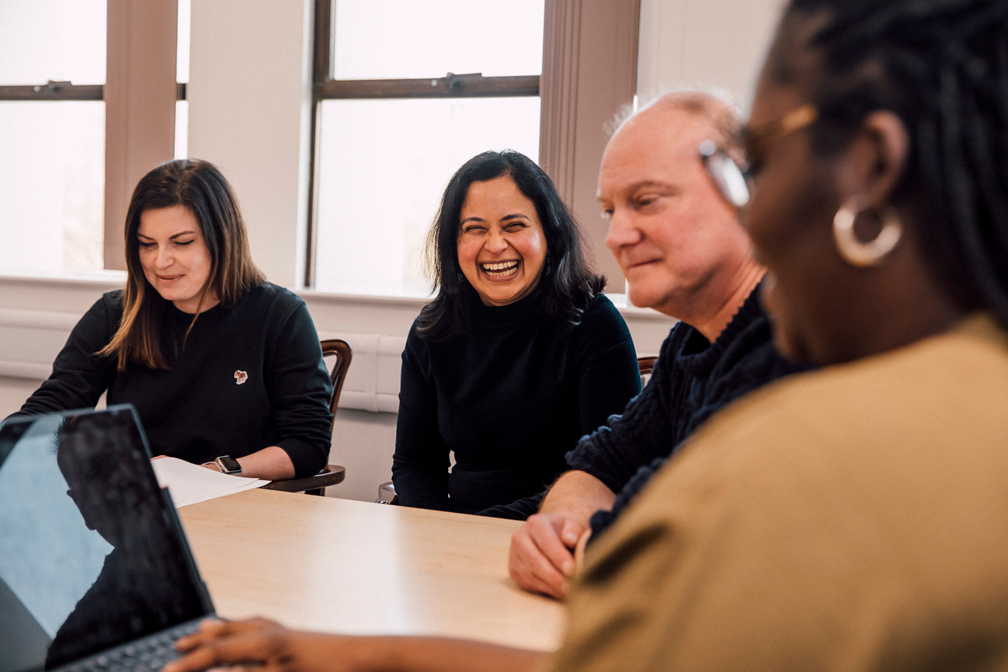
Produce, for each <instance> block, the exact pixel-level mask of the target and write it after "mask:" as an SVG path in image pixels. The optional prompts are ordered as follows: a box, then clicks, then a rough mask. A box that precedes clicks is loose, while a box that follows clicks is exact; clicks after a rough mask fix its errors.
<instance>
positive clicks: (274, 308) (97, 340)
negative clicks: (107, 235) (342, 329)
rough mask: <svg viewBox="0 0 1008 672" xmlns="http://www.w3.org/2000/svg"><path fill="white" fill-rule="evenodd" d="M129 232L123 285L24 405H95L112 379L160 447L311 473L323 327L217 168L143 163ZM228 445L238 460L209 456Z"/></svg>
mask: <svg viewBox="0 0 1008 672" xmlns="http://www.w3.org/2000/svg"><path fill="white" fill-rule="evenodd" d="M125 235H126V269H127V279H126V287H125V289H123V290H122V291H114V292H109V293H107V294H105V295H104V296H103V297H102V298H101V299H99V300H98V302H97V303H95V305H94V306H93V307H92V308H91V309H90V310H89V311H88V312H87V314H86V315H84V317H83V318H82V319H81V321H80V322H79V323H78V324H77V326H76V327H75V328H74V330H73V332H72V333H71V335H70V338H69V340H68V341H67V344H66V346H65V347H64V348H63V350H62V352H60V354H59V355H58V356H57V358H56V361H55V363H54V365H53V373H52V375H51V376H50V377H49V379H48V380H47V381H45V382H44V383H43V384H42V386H41V387H40V388H39V389H38V390H37V391H36V392H35V393H34V394H33V395H32V396H31V397H30V398H29V399H28V401H27V402H26V403H25V404H24V406H23V407H22V408H21V410H20V412H19V414H36V413H45V412H49V411H60V410H66V409H70V408H84V407H93V406H94V405H95V404H96V403H97V402H98V400H99V398H100V397H101V395H102V393H105V392H107V393H108V395H107V402H108V404H110V405H111V404H117V403H131V404H133V405H134V406H135V407H136V409H137V412H138V413H139V415H140V419H141V420H142V422H143V425H144V429H145V430H146V432H147V436H148V438H149V440H150V443H151V448H152V450H153V451H154V453H155V455H159V454H160V455H169V456H174V457H178V458H181V459H185V460H188V461H190V462H195V463H200V464H207V465H208V466H210V465H215V468H219V469H221V470H225V469H226V468H227V465H230V469H228V473H237V472H238V469H240V473H241V474H242V475H244V476H252V477H259V478H267V479H277V478H292V477H294V476H295V475H296V476H309V475H311V474H314V473H317V472H318V471H319V470H320V469H321V468H322V467H323V466H324V465H325V462H326V458H327V457H328V454H329V445H330V438H331V437H330V433H331V430H330V423H331V419H332V416H331V414H330V413H329V404H328V402H329V396H330V394H331V393H332V385H331V382H330V380H329V376H328V374H327V372H326V368H325V364H324V363H323V361H322V351H321V347H320V346H319V340H318V335H317V334H316V332H315V327H314V325H313V323H312V320H311V317H310V316H309V314H308V310H307V308H306V306H305V304H304V302H303V301H302V300H301V299H300V298H298V297H297V296H295V295H294V294H293V293H291V292H289V291H287V290H286V289H283V288H282V287H278V286H276V285H272V284H269V283H267V282H266V281H265V279H264V278H263V276H262V274H261V273H260V272H259V270H258V269H257V268H256V266H255V264H254V263H253V262H252V257H251V254H250V252H249V245H248V239H247V234H246V232H245V224H244V221H243V219H242V215H241V211H240V209H239V207H238V201H237V198H236V197H235V195H234V192H233V190H232V189H231V185H230V184H228V182H227V180H226V179H225V178H224V176H223V175H221V173H220V171H218V170H217V168H215V167H214V166H213V165H211V164H210V163H207V162H206V161H199V160H178V161H169V162H167V163H164V164H161V165H160V166H158V167H157V168H155V169H154V170H152V171H150V172H149V173H148V174H147V175H145V176H144V177H143V179H141V180H140V182H139V184H137V186H136V189H135V190H134V192H133V197H132V199H131V201H130V205H129V210H128V211H127V215H126V231H125ZM225 455H226V456H230V457H231V458H236V459H237V462H238V467H237V468H236V467H235V466H234V464H233V463H232V462H231V461H228V460H222V461H220V462H216V458H218V457H221V456H225ZM222 465H223V466H222Z"/></svg>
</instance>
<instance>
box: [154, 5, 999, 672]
mask: <svg viewBox="0 0 1008 672" xmlns="http://www.w3.org/2000/svg"><path fill="white" fill-rule="evenodd" d="M746 146H747V152H748V163H749V172H750V175H751V177H752V182H751V183H750V193H748V194H746V193H743V192H742V190H741V189H740V188H739V187H740V186H741V180H740V179H735V178H740V177H741V175H740V174H739V173H738V172H736V171H735V168H734V167H733V165H731V164H729V163H728V162H725V161H723V160H722V159H721V158H719V156H720V155H719V154H718V153H717V152H716V151H707V152H705V154H707V155H708V156H709V157H710V158H709V159H708V166H709V167H710V172H711V173H712V176H713V177H716V178H718V180H720V182H721V183H723V184H724V185H725V186H733V187H735V188H733V189H728V190H726V195H727V196H729V197H731V198H732V200H733V201H734V202H735V203H738V204H741V203H742V202H743V201H745V200H748V201H749V202H748V206H747V211H746V213H745V222H746V225H747V226H748V228H749V231H750V234H751V236H752V239H753V241H754V243H755V245H756V252H757V256H758V257H759V258H761V259H762V260H763V261H764V262H765V263H766V265H767V266H768V268H769V275H768V276H767V279H768V280H769V281H770V282H769V283H768V282H767V281H766V280H765V281H764V288H765V296H764V300H765V303H766V305H767V306H768V308H769V309H770V312H771V314H772V316H773V318H774V320H775V326H776V342H777V344H778V346H779V347H780V348H781V349H782V350H784V351H785V352H786V353H788V354H790V355H791V356H793V357H796V358H808V359H812V360H815V361H817V362H820V363H822V364H823V365H824V366H823V368H822V369H820V370H819V371H816V372H812V373H805V374H798V375H797V376H793V377H791V378H788V379H784V380H782V381H779V382H777V383H773V384H771V385H769V386H767V387H765V388H763V389H762V390H760V391H758V392H756V393H755V394H753V395H751V396H750V397H747V398H746V399H743V400H741V401H740V402H738V403H736V404H735V405H734V406H732V407H729V408H728V409H726V410H725V411H723V412H722V413H721V414H719V415H717V416H715V417H714V418H712V419H711V420H710V421H709V422H708V424H706V425H705V426H704V427H703V428H701V429H700V430H699V432H698V433H697V434H696V435H695V437H694V438H693V440H692V442H691V444H690V445H687V446H686V447H685V448H684V449H683V450H682V451H680V452H679V453H678V454H677V455H676V456H674V457H673V458H672V459H671V460H670V461H669V462H668V463H667V464H666V466H665V467H663V468H662V470H661V471H659V472H658V474H657V475H656V476H655V478H654V479H653V480H652V482H651V483H650V484H649V485H648V486H647V487H646V488H645V489H644V490H643V491H642V492H641V494H640V496H639V497H638V498H637V500H636V501H635V502H634V503H632V504H631V505H630V506H629V507H628V508H627V510H626V511H625V512H624V514H623V515H622V516H621V517H620V518H619V519H618V520H617V521H616V523H615V524H614V525H613V527H611V528H610V529H609V530H607V531H606V532H604V533H603V534H602V535H600V537H599V539H598V540H597V542H595V543H593V544H592V546H591V547H590V549H589V550H588V552H587V556H586V559H585V564H584V566H583V567H582V569H581V571H580V573H579V575H578V577H577V580H576V582H575V585H574V587H573V589H572V591H571V593H570V596H569V600H568V608H569V616H570V620H569V628H568V631H567V634H566V636H565V641H564V643H563V646H562V647H561V649H560V650H559V651H558V652H557V653H556V654H555V655H553V656H552V657H551V658H550V659H549V660H548V661H546V662H545V664H542V665H540V667H539V669H543V670H616V669H619V670H696V669H703V670H739V669H745V670H791V669H815V670H910V669H914V670H920V669H925V670H931V669H933V670H939V669H941V670H945V669H957V670H958V669H964V670H965V669H969V670H994V669H1000V670H1003V669H1008V616H1006V614H1008V572H1006V571H1005V565H1006V562H1005V559H1006V558H1008V331H1006V328H1008V300H1006V299H1008V207H1006V206H1008V160H1006V158H1005V157H1008V3H1005V2H1004V1H1003V0H993V1H992V0H985V1H980V0H931V1H929V0H920V1H919V2H906V1H905V0H793V2H792V3H791V4H790V5H789V6H788V8H787V10H786V13H785V15H784V19H783V21H782V24H781V26H780V30H779V33H778V35H777V37H776V40H775V43H774V45H773V48H772V50H771V52H770V55H769V57H768V61H767V63H766V64H765V66H764V68H763V72H762V75H761V78H760V81H759V84H758V87H757V92H756V97H755V101H754V103H753V107H752V115H751V118H750V120H749V124H748V126H747V131H746ZM705 149H706V150H711V149H712V148H710V147H709V146H708V147H705ZM712 159H713V160H712ZM726 175H731V176H732V179H729V180H721V179H720V178H723V177H725V176H726ZM768 285H769V286H768ZM182 646H183V648H184V649H186V650H189V649H195V651H194V652H193V654H192V655H191V656H190V657H189V658H188V659H186V660H184V661H183V662H182V664H180V665H177V666H173V667H172V668H171V669H169V670H167V672H183V671H186V670H196V669H202V668H204V667H208V666H211V665H214V664H218V663H220V662H221V661H232V660H233V661H248V660H262V661H264V662H266V663H267V665H268V669H271V670H274V669H285V670H321V669H326V670H336V669H358V670H364V669H414V670H421V669H422V670H432V669H498V670H499V669H510V670H528V669H531V668H532V667H533V666H535V665H536V664H538V663H539V662H540V660H539V657H538V656H536V655H534V654H532V653H529V652H520V651H515V650H511V649H493V648H492V647H489V646H484V645H478V644H475V643H461V642H451V643H444V642H441V643H437V642H432V641H431V640H424V639H398V640H397V639H393V638H374V639H350V638H337V637H332V638H324V637H321V636H312V635H303V634H299V633H291V632H289V631H286V630H283V629H282V628H280V627H279V626H275V625H269V624H264V623H238V624H210V625H207V626H206V627H205V628H204V630H203V631H202V632H201V633H199V634H198V635H196V636H194V637H192V638H190V639H189V640H188V641H185V642H184V643H183V644H182ZM379 647H383V648H379ZM480 650H482V651H484V654H483V655H481V656H478V655H476V653H475V652H477V651H480ZM463 652H468V656H469V658H468V663H467V662H466V659H465V658H463V657H462V656H463ZM368 656H372V657H368ZM404 659H405V660H406V661H407V663H406V664H402V663H397V662H396V661H402V660H404ZM348 661H349V662H348ZM356 661H362V662H360V663H359V664H357V665H356V666H355V665H353V663H354V662H356ZM372 661H377V664H375V665H373V666H371V663H372ZM389 661H391V664H388V665H383V664H384V663H386V662H389Z"/></svg>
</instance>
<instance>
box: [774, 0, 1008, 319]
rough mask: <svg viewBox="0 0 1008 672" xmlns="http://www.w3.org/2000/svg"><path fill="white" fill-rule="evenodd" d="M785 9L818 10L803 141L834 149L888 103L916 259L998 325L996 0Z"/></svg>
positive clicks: (1007, 230) (1005, 235)
mask: <svg viewBox="0 0 1008 672" xmlns="http://www.w3.org/2000/svg"><path fill="white" fill-rule="evenodd" d="M791 18H797V19H799V20H801V19H802V18H808V19H819V20H821V23H820V25H819V26H818V29H817V30H815V32H814V33H813V35H812V37H811V40H810V42H809V44H808V45H807V47H808V48H809V49H811V50H812V51H813V52H814V53H815V55H816V56H817V57H818V58H819V63H820V64H821V65H820V72H819V73H817V75H816V76H817V78H818V81H815V82H813V84H812V96H813V100H812V102H814V103H815V104H816V105H817V106H818V107H819V111H820V119H821V122H820V123H818V124H816V125H815V127H814V128H813V129H810V139H811V142H812V147H813V150H814V151H818V152H820V153H823V154H827V153H829V152H830V151H831V150H835V149H839V147H841V146H842V145H843V144H845V143H843V139H844V138H845V137H847V135H848V134H850V133H851V132H853V131H854V130H855V129H856V128H857V127H858V126H859V125H860V123H861V122H862V121H863V119H864V117H865V116H867V115H868V114H869V113H871V112H873V111H876V110H889V111H891V112H893V113H895V114H896V115H898V116H899V117H900V118H901V119H902V121H903V123H904V124H905V125H906V128H907V132H908V134H909V136H910V138H911V143H910V145H911V148H910V154H909V156H908V161H907V164H906V170H905V173H904V175H903V178H902V179H901V183H900V185H899V186H898V187H897V190H896V192H895V193H894V197H899V196H913V197H915V198H924V199H927V205H928V206H929V209H930V211H931V212H933V213H934V216H933V217H928V218H927V219H929V220H930V221H925V222H922V223H921V226H920V231H918V232H917V234H918V237H919V240H920V244H921V247H922V250H923V253H924V255H925V258H926V260H927V262H928V263H929V265H930V267H931V268H932V270H933V271H934V272H935V273H936V274H937V275H938V278H939V280H940V281H941V282H942V284H943V285H944V286H945V287H946V289H947V291H949V292H950V294H951V296H952V297H953V299H954V300H955V301H956V302H957V303H958V304H959V305H960V307H962V308H963V309H966V310H975V309H989V310H992V311H993V312H994V314H995V316H996V318H997V319H998V321H999V322H1000V323H1001V324H1002V326H1004V327H1006V328H1008V2H1005V0H792V1H791V3H790V4H789V6H788V8H787V10H786V12H785V25H786V23H787V20H788V19H791ZM773 58H774V57H773V56H771V59H773ZM774 66H775V69H774V71H773V72H774V74H775V76H777V77H778V78H779V79H780V78H784V77H786V76H787V75H786V73H787V71H788V64H787V63H784V62H778V63H775V64H774Z"/></svg>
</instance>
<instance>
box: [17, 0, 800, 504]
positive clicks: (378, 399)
mask: <svg viewBox="0 0 1008 672" xmlns="http://www.w3.org/2000/svg"><path fill="white" fill-rule="evenodd" d="M310 4H311V2H310V0H284V1H283V2H276V1H275V0H193V8H192V20H193V26H192V46H191V66H190V73H191V74H190V81H189V86H188V97H189V101H190V103H189V114H190V118H189V147H190V155H191V156H197V157H200V158H206V159H208V160H210V161H213V162H215V163H217V164H218V165H220V166H221V167H222V169H223V171H224V173H225V174H226V175H227V177H228V178H229V179H230V180H231V182H232V183H233V184H234V186H235V188H236V190H237V192H238V195H239V198H240V200H241V202H242V206H243V210H244V213H245V216H246V219H247V221H248V226H249V234H250V238H251V241H252V247H253V254H254V256H255V259H256V261H257V263H258V264H259V265H260V266H261V267H262V268H263V269H264V271H265V272H266V274H267V276H268V277H269V279H270V280H272V281H273V282H276V283H278V284H282V285H285V286H287V287H290V288H292V289H298V288H299V284H300V279H301V278H302V277H303V264H304V251H305V245H304V243H303V241H304V226H305V222H306V212H307V177H308V176H307V157H308V151H309V146H308V143H307V135H306V134H307V123H308V118H307V116H306V112H307V111H308V110H309V109H310V108H309V107H308V103H307V101H308V100H309V99H308V88H307V87H308V81H309V74H308V65H307V58H308V56H309V45H310V39H309V35H310V11H309V9H310ZM779 4H780V0H642V5H641V11H642V14H641V42H640V56H639V69H638V73H639V74H638V88H639V91H640V93H641V95H642V96H645V97H647V96H650V95H653V94H654V93H658V92H661V91H663V90H667V89H670V88H673V87H676V86H680V85H683V84H706V85H714V86H719V87H722V88H726V89H728V90H730V91H732V92H733V93H734V94H735V95H736V96H738V97H739V98H740V99H744V98H745V97H746V96H747V95H748V92H749V91H750V89H751V81H752V77H753V73H754V72H755V70H756V68H757V65H758V61H759V60H761V58H762V52H763V51H764V50H765V48H766V44H767V43H768V42H769V38H770V33H771V31H772V29H773V25H774V23H775V22H776V18H777V12H778V7H779ZM121 282H122V275H121V274H116V273H105V274H103V276H102V277H100V278H93V279H45V278H18V277H4V276H2V275H0V417H5V416H6V415H7V414H9V413H11V412H13V411H14V410H16V409H17V408H18V407H19V406H20V404H21V403H22V402H23V401H24V398H25V397H27V396H28V394H30V393H31V391H33V390H34V389H35V388H36V387H37V385H38V383H39V381H40V380H41V379H43V378H44V377H46V376H47V375H48V372H49V370H50V368H51V363H52V360H53V358H54V357H55V355H56V353H57V352H58V351H59V349H60V347H62V344H63V343H64V342H65V340H66V337H67V334H68V333H69V331H70V329H71V328H72V326H73V324H75V323H76V320H77V319H78V318H79V316H80V315H82V314H83V313H84V311H85V310H87V308H88V307H90V306H91V304H93V303H94V301H95V300H96V299H97V298H98V296H99V295H100V294H101V292H103V291H107V290H108V289H111V288H114V287H116V286H118V285H121ZM298 293H299V294H300V295H301V296H302V297H303V298H304V299H305V301H306V302H307V304H308V307H309V310H310V312H311V314H312V318H313V319H314V320H315V324H316V326H317V328H318V331H319V334H320V336H322V337H323V338H327V337H342V338H346V339H347V340H348V341H350V344H351V346H353V347H354V360H353V364H352V365H351V367H350V372H349V374H348V377H347V382H346V386H345V387H344V392H343V398H342V399H341V408H340V410H339V412H338V413H337V415H336V426H335V431H334V437H333V450H332V456H331V458H330V461H331V462H332V463H334V464H341V465H343V466H345V467H346V468H347V479H346V481H345V482H344V483H343V484H341V485H339V486H336V487H335V488H332V489H330V493H329V494H331V495H334V496H341V497H349V498H354V499H363V500H370V499H374V498H375V497H376V495H377V485H378V484H379V483H381V482H383V481H386V480H388V479H389V477H390V466H391V455H392V449H393V446H394V442H395V413H394V412H390V411H392V410H394V408H395V401H394V400H395V394H396V392H397V391H398V365H399V360H398V357H399V352H398V351H399V349H401V342H402V339H404V338H405V336H406V333H407V331H408V329H409V326H410V324H411V323H412V321H413V319H414V318H415V317H416V314H417V313H418V312H419V310H420V306H421V303H422V302H421V301H419V300H415V299H380V298H379V299H376V298H366V297H348V296H338V295H332V294H324V293H319V292H313V291H303V290H300V291H299V292H298ZM621 312H622V313H623V315H624V318H625V319H626V320H627V324H628V326H629V327H630V332H631V334H632V335H633V338H634V343H635V345H636V347H637V350H638V353H639V354H642V355H643V354H656V353H657V351H658V347H659V345H660V344H661V341H662V339H663V338H664V336H665V335H666V334H667V333H668V330H669V328H670V327H671V323H672V322H671V320H670V319H669V318H667V317H664V316H661V315H658V314H657V313H655V312H654V311H650V310H640V309H635V308H621Z"/></svg>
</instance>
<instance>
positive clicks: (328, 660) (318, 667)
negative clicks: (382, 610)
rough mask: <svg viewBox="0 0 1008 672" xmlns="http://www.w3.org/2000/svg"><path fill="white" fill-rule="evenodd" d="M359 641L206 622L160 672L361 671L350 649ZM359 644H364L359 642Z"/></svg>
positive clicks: (259, 624)
mask: <svg viewBox="0 0 1008 672" xmlns="http://www.w3.org/2000/svg"><path fill="white" fill-rule="evenodd" d="M353 639H357V640H358V641H359V638H348V637H339V636H336V635H322V634H316V633H309V632H297V631H294V630H288V629H287V628H284V627H283V626H281V625H279V624H278V623H274V622H273V621H267V620H264V619H261V618H257V619H253V620H249V621H235V622H225V621H216V620H207V621H204V622H203V623H202V624H201V625H200V629H199V632H197V633H196V634H193V635H190V636H189V637H183V638H182V639H180V640H179V641H178V643H177V644H176V648H178V650H179V651H181V652H183V653H185V654H186V655H185V656H184V657H183V658H181V659H180V660H177V661H175V662H173V663H169V664H168V665H165V667H164V672H198V671H202V670H206V669H209V668H214V667H221V666H236V667H241V668H245V667H247V668H261V669H262V672H281V671H283V672H340V671H341V670H347V671H349V670H361V669H364V668H363V667H362V666H361V665H360V664H359V661H357V660H355V657H354V655H353V652H354V650H355V648H354V647H353V646H343V645H342V643H343V640H353ZM359 643H361V644H364V642H360V641H359Z"/></svg>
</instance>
